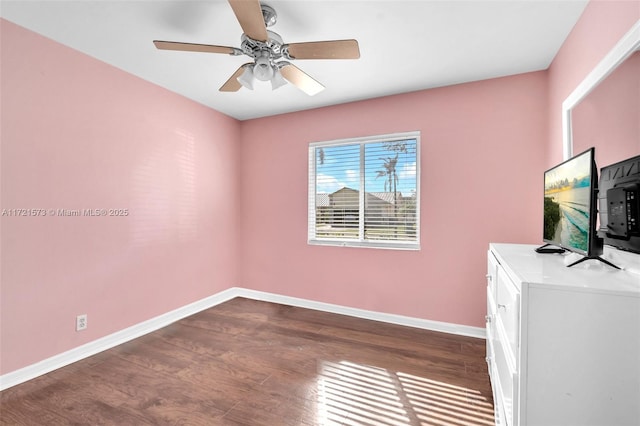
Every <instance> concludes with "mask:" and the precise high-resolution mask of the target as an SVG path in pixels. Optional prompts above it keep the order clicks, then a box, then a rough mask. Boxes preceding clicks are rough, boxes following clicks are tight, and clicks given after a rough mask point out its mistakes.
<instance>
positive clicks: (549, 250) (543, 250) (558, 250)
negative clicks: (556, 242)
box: [536, 244, 566, 253]
mask: <svg viewBox="0 0 640 426" xmlns="http://www.w3.org/2000/svg"><path fill="white" fill-rule="evenodd" d="M547 247H548V248H547ZM565 251H566V250H565V249H563V248H561V247H554V246H553V244H545V245H543V246H540V247H538V248H537V249H536V253H564V252H565Z"/></svg>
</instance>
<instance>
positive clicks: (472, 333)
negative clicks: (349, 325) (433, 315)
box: [237, 288, 486, 339]
mask: <svg viewBox="0 0 640 426" xmlns="http://www.w3.org/2000/svg"><path fill="white" fill-rule="evenodd" d="M237 290H238V296H239V297H246V298H247V299H253V300H261V301H264V302H273V303H280V304H282V305H289V306H296V307H299V308H306V309H314V310H316V311H323V312H330V313H334V314H341V315H348V316H351V317H356V318H363V319H368V320H373V321H380V322H386V323H389V324H396V325H403V326H406V327H414V328H421V329H424V330H431V331H439V332H441V333H449V334H457V335H459V336H467V337H476V338H479V339H485V338H486V333H485V328H484V327H472V326H469V325H460V324H453V323H448V322H440V321H432V320H426V319H422V318H415V317H407V316H403V315H396V314H386V313H383V312H376V311H369V310H366V309H358V308H350V307H348V306H342V305H334V304H331V303H324V302H316V301H313V300H308V299H300V298H297V297H290V296H283V295H280V294H274V293H266V292H263V291H257V290H249V289H244V288H238V289H237Z"/></svg>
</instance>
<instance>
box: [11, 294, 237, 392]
mask: <svg viewBox="0 0 640 426" xmlns="http://www.w3.org/2000/svg"><path fill="white" fill-rule="evenodd" d="M236 293H237V289H235V288H230V289H227V290H224V291H221V292H220V293H217V294H214V295H213V296H209V297H206V298H204V299H201V300H198V301H196V302H194V303H191V304H189V305H185V306H183V307H181V308H178V309H175V310H173V311H170V312H167V313H166V314H162V315H159V316H157V317H155V318H151V319H149V320H147V321H143V322H141V323H138V324H136V325H133V326H131V327H127V328H125V329H123V330H120V331H117V332H115V333H113V334H109V335H108V336H104V337H101V338H99V339H97V340H94V341H92V342H89V343H87V344H84V345H82V346H78V347H77V348H73V349H70V350H68V351H66V352H63V353H61V354H58V355H54V356H52V357H51V358H47V359H44V360H42V361H39V362H36V363H35V364H31V365H28V366H26V367H24V368H21V369H19V370H15V371H12V372H10V373H7V374H3V375H2V376H0V391H3V390H5V389H7V388H10V387H12V386H15V385H18V384H20V383H24V382H26V381H27V380H31V379H35V378H36V377H38V376H41V375H43V374H46V373H49V372H51V371H53V370H57V369H58V368H61V367H64V366H65V365H69V364H72V363H74V362H76V361H80V360H82V359H84V358H88V357H90V356H92V355H95V354H97V353H99V352H102V351H105V350H107V349H111V348H113V347H114V346H118V345H120V344H122V343H125V342H128V341H130V340H133V339H135V338H137V337H141V336H144V335H145V334H148V333H151V332H152V331H156V330H159V329H161V328H162V327H166V326H168V325H169V324H171V323H174V322H176V321H178V320H181V319H183V318H186V317H188V316H190V315H193V314H196V313H198V312H200V311H203V310H205V309H208V308H211V307H213V306H215V305H218V304H220V303H223V302H226V301H227V300H230V299H233V298H234V297H237V296H236Z"/></svg>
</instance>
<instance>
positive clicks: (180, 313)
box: [0, 287, 486, 391]
mask: <svg viewBox="0 0 640 426" xmlns="http://www.w3.org/2000/svg"><path fill="white" fill-rule="evenodd" d="M236 297H244V298H247V299H253V300H260V301H264V302H272V303H279V304H282V305H288V306H296V307H299V308H307V309H314V310H318V311H324V312H331V313H335V314H341V315H348V316H352V317H357V318H363V319H368V320H373V321H381V322H386V323H391V324H397V325H403V326H407V327H415V328H422V329H425V330H431V331H438V332H442V333H450V334H457V335H461V336H468V337H476V338H480V339H484V338H485V337H486V335H485V329H484V328H480V327H471V326H466V325H459V324H452V323H446V322H439V321H430V320H425V319H420V318H413V317H406V316H402V315H394V314H386V313H382V312H375V311H368V310H365V309H357V308H350V307H347V306H341V305H334V304H330V303H324V302H317V301H313V300H308V299H301V298H296V297H290V296H283V295H279V294H274V293H267V292H263V291H256V290H250V289H245V288H240V287H232V288H229V289H227V290H224V291H221V292H220V293H216V294H214V295H212V296H209V297H206V298H204V299H201V300H199V301H197V302H194V303H191V304H189V305H185V306H183V307H181V308H178V309H175V310H173V311H170V312H167V313H165V314H162V315H159V316H157V317H155V318H151V319H149V320H147V321H143V322H141V323H139V324H136V325H133V326H131V327H128V328H125V329H123V330H120V331H117V332H115V333H113V334H110V335H108V336H105V337H102V338H100V339H97V340H94V341H92V342H89V343H86V344H84V345H82V346H78V347H77V348H73V349H71V350H68V351H66V352H63V353H60V354H58V355H54V356H52V357H50V358H47V359H44V360H42V361H39V362H37V363H35V364H31V365H29V366H26V367H24V368H21V369H18V370H15V371H12V372H10V373H6V374H3V375H2V376H0V391H3V390H5V389H8V388H10V387H12V386H15V385H18V384H20V383H24V382H26V381H28V380H31V379H35V378H36V377H38V376H41V375H43V374H46V373H49V372H51V371H54V370H57V369H58V368H61V367H64V366H66V365H69V364H72V363H74V362H76V361H80V360H82V359H84V358H88V357H90V356H92V355H95V354H97V353H100V352H102V351H105V350H107V349H110V348H113V347H115V346H118V345H120V344H122V343H125V342H128V341H130V340H133V339H135V338H138V337H141V336H144V335H145V334H148V333H151V332H153V331H156V330H159V329H161V328H163V327H166V326H168V325H169V324H172V323H174V322H176V321H179V320H181V319H183V318H186V317H188V316H190V315H193V314H196V313H198V312H200V311H203V310H205V309H209V308H212V307H214V306H216V305H219V304H221V303H224V302H226V301H228V300H231V299H233V298H236Z"/></svg>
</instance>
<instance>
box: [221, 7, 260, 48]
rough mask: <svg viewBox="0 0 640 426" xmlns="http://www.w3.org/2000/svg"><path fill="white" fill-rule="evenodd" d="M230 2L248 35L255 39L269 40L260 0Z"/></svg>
mask: <svg viewBox="0 0 640 426" xmlns="http://www.w3.org/2000/svg"><path fill="white" fill-rule="evenodd" d="M229 4H230V5H231V8H232V9H233V13H235V15H236V18H237V19H238V22H239V23H240V26H241V27H242V31H244V33H245V34H246V35H248V36H249V37H251V38H252V39H254V40H258V41H267V27H266V26H265V24H264V17H263V16H262V8H261V7H260V2H259V1H258V0H229Z"/></svg>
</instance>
